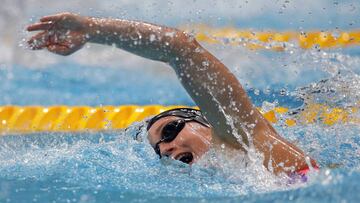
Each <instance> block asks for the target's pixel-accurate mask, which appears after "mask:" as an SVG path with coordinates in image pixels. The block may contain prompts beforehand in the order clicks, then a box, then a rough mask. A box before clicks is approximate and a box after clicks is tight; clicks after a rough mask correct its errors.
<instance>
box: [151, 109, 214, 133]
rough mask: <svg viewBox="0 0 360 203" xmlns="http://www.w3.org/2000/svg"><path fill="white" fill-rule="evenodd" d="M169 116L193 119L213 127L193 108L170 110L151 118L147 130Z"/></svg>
mask: <svg viewBox="0 0 360 203" xmlns="http://www.w3.org/2000/svg"><path fill="white" fill-rule="evenodd" d="M167 116H177V117H180V118H192V119H194V120H195V121H197V122H199V123H200V124H202V125H204V126H206V127H211V125H210V123H209V121H207V120H206V118H205V117H204V116H203V115H202V113H201V111H199V110H197V109H193V108H176V109H170V110H167V111H164V112H162V113H160V114H158V115H156V116H154V117H153V118H151V119H150V120H149V122H148V125H147V128H146V129H147V130H149V129H150V128H151V126H152V125H153V124H154V123H155V122H156V121H158V120H160V119H161V118H164V117H167Z"/></svg>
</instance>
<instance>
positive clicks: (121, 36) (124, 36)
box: [87, 18, 183, 62]
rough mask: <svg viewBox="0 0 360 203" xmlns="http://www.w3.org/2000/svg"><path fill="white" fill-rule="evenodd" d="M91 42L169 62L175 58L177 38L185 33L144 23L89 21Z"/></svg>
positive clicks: (100, 19)
mask: <svg viewBox="0 0 360 203" xmlns="http://www.w3.org/2000/svg"><path fill="white" fill-rule="evenodd" d="M87 32H88V34H89V35H88V37H89V42H93V43H99V44H107V45H115V46H116V47H118V48H121V49H124V50H126V51H129V52H131V53H133V54H136V55H139V56H142V57H145V58H149V59H152V60H158V61H163V62H169V61H170V60H171V59H173V58H174V57H176V53H174V52H175V50H177V49H178V48H179V42H178V40H177V39H178V38H179V37H180V35H183V33H182V32H181V31H179V30H177V29H174V28H169V27H165V26H158V25H153V24H149V23H144V22H136V21H128V20H119V19H105V18H88V31H87Z"/></svg>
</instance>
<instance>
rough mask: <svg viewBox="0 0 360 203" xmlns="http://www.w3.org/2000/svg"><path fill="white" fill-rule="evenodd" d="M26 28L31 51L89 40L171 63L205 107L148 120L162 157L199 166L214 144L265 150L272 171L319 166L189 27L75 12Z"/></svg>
mask: <svg viewBox="0 0 360 203" xmlns="http://www.w3.org/2000/svg"><path fill="white" fill-rule="evenodd" d="M27 30H28V31H38V33H37V34H35V35H34V36H32V37H31V38H30V39H29V41H28V43H29V46H30V48H31V49H33V50H41V49H47V50H49V51H50V52H53V53H56V54H60V55H64V56H66V55H70V54H72V53H74V52H76V51H77V50H79V49H81V48H82V47H83V46H84V45H85V44H86V43H98V44H105V45H112V46H116V47H118V48H120V49H123V50H126V51H128V52H130V53H133V54H136V55H139V56H142V57H145V58H148V59H152V60H156V61H161V62H164V63H167V64H169V65H170V66H171V67H172V68H173V69H174V71H175V73H176V75H177V77H178V78H179V80H180V82H181V83H182V85H183V86H184V88H185V89H186V91H187V92H188V93H189V95H190V96H191V98H192V99H193V100H194V101H195V103H196V105H198V107H199V108H200V109H201V112H200V111H198V110H195V109H188V108H181V109H174V110H169V111H166V112H163V113H161V114H159V115H157V116H155V117H153V118H152V119H150V120H149V121H148V126H147V130H148V140H149V142H150V144H151V145H152V147H153V148H154V150H155V152H156V153H157V154H158V155H159V157H163V156H167V157H170V158H172V159H176V160H179V161H182V162H185V163H188V164H193V163H195V162H196V161H198V160H199V159H200V157H201V156H202V155H204V154H205V153H206V152H207V151H208V150H209V148H210V146H211V145H214V146H219V145H223V146H226V147H231V148H235V149H239V150H242V151H243V152H245V153H246V152H247V151H248V149H249V147H252V146H254V148H255V149H256V150H257V151H258V152H260V153H262V154H263V157H264V160H263V165H264V166H265V167H266V168H267V169H268V170H269V171H271V172H273V173H274V174H279V173H286V174H294V173H299V174H301V173H304V172H306V171H307V170H309V168H317V164H316V162H315V160H313V159H311V158H310V157H308V156H306V155H305V153H304V152H303V151H302V150H300V149H299V148H298V147H296V146H295V145H293V144H291V143H289V142H288V141H287V140H285V139H284V138H282V137H281V136H280V135H279V134H278V133H277V132H276V130H275V129H274V128H273V127H272V126H271V124H270V123H269V122H268V121H267V120H266V119H265V118H264V117H263V116H262V114H261V113H260V112H259V111H258V110H257V109H256V107H255V106H254V105H253V104H252V103H251V101H250V99H249V97H248V96H247V94H246V91H245V90H244V88H243V87H242V86H241V84H240V82H239V81H238V80H237V78H236V77H235V76H234V75H233V74H232V73H231V72H230V70H229V69H228V68H227V67H226V66H225V65H224V64H223V63H221V61H220V60H218V59H217V58H216V57H215V56H213V55H212V54H211V53H209V52H208V51H207V50H206V49H205V48H203V47H202V46H201V45H200V44H199V43H198V42H197V41H196V39H195V38H194V37H193V36H191V35H188V34H186V33H185V32H183V31H180V30H178V29H174V28H169V27H165V26H159V25H154V24H150V23H145V22H137V21H129V20H121V19H110V18H94V17H84V16H80V15H76V14H72V13H60V14H56V15H50V16H45V17H42V18H41V19H40V22H38V23H35V24H32V25H29V26H28V27H27Z"/></svg>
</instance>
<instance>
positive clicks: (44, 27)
mask: <svg viewBox="0 0 360 203" xmlns="http://www.w3.org/2000/svg"><path fill="white" fill-rule="evenodd" d="M53 25H54V23H53V22H51V21H50V22H42V23H35V24H32V25H29V26H28V27H27V28H26V29H27V31H30V32H31V31H38V30H49V29H50V28H51V27H52V26H53Z"/></svg>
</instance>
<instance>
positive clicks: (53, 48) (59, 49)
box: [47, 44, 73, 56]
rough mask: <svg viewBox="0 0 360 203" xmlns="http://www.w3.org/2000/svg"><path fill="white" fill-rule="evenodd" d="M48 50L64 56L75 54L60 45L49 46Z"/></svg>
mask: <svg viewBox="0 0 360 203" xmlns="http://www.w3.org/2000/svg"><path fill="white" fill-rule="evenodd" d="M47 49H48V50H49V51H50V52H53V53H55V54H60V55H63V56H67V55H70V54H72V53H73V51H72V50H71V49H70V48H69V47H67V46H64V45H59V44H54V45H49V46H47Z"/></svg>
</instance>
